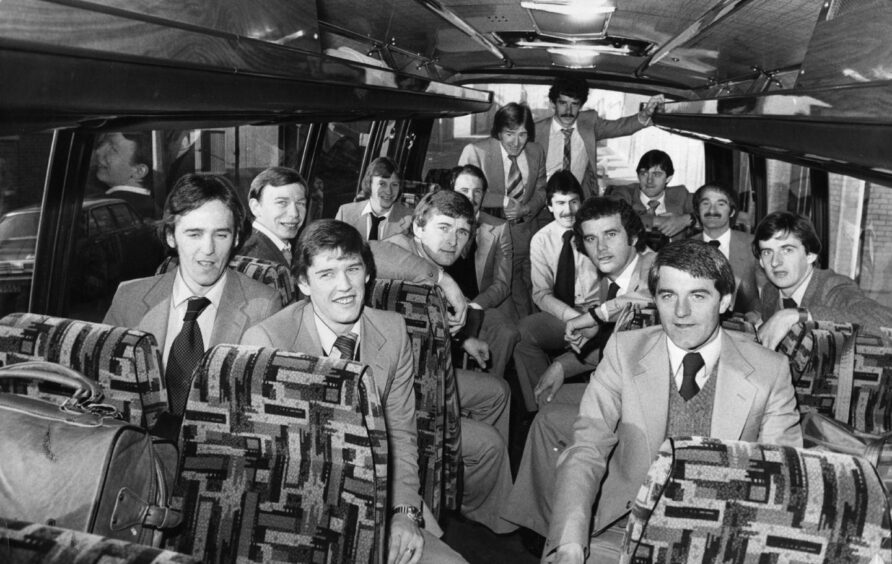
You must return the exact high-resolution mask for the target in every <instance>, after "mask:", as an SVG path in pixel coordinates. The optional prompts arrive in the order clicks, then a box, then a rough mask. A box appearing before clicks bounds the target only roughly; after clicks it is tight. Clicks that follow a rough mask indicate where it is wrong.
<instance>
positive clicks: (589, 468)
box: [545, 240, 802, 563]
mask: <svg viewBox="0 0 892 564" xmlns="http://www.w3.org/2000/svg"><path fill="white" fill-rule="evenodd" d="M648 286H649V288H650V290H651V292H652V294H653V295H654V299H655V301H656V305H657V310H658V311H659V314H660V323H661V325H660V326H658V327H648V328H645V329H640V330H637V331H627V332H623V333H616V334H614V335H613V336H612V337H611V339H610V340H609V341H608V342H607V345H606V346H605V349H604V357H603V359H602V360H601V362H600V364H599V365H598V369H597V370H596V371H595V374H594V375H593V377H592V379H591V381H590V382H589V384H588V386H587V388H586V390H585V393H584V395H583V398H582V403H581V405H580V408H579V417H578V418H577V419H576V423H575V424H574V427H573V442H572V444H571V445H570V446H569V447H568V448H567V449H566V450H565V451H564V452H563V453H562V454H561V457H560V459H559V461H558V467H557V475H556V481H555V484H556V485H555V496H554V502H553V504H552V506H553V507H554V513H553V515H552V518H551V523H550V526H549V535H548V540H547V543H546V552H545V553H546V555H547V556H546V559H547V560H546V561H548V562H553V563H568V562H574V563H581V562H583V560H586V558H585V552H586V549H588V552H589V554H588V559H587V560H588V561H589V562H608V561H613V562H615V561H617V559H618V557H619V550H620V544H621V542H622V537H623V532H624V529H625V521H626V518H627V515H628V512H629V509H630V508H631V507H632V503H633V500H634V497H635V495H636V494H637V492H638V489H639V487H640V486H641V484H642V482H643V481H644V478H645V475H646V474H647V470H648V468H649V466H650V464H651V462H652V461H653V460H654V457H655V456H656V454H657V451H658V449H659V446H660V444H661V443H662V442H663V440H664V439H665V438H666V437H667V436H687V435H701V436H710V437H717V438H722V439H733V440H744V441H753V442H763V443H771V444H781V445H789V446H795V447H801V446H802V433H801V431H800V428H799V412H798V411H797V409H796V399H795V396H794V392H793V384H792V381H791V378H790V371H789V365H788V362H787V359H786V358H785V357H784V356H782V355H780V354H777V353H773V352H771V351H768V350H766V349H764V348H762V347H761V346H759V345H758V344H756V343H755V342H754V341H752V340H751V339H750V337H749V336H746V335H743V334H736V333H733V332H729V331H725V330H723V329H721V327H720V325H719V316H720V315H721V314H722V313H724V312H725V311H726V310H727V309H728V307H729V305H730V303H731V294H732V292H733V291H734V275H733V274H732V272H731V266H730V264H729V263H728V259H726V258H725V256H724V255H722V253H721V252H720V251H719V250H718V249H716V248H714V247H712V246H710V245H708V244H706V243H704V242H703V241H696V240H683V241H678V242H675V243H671V244H670V245H668V246H666V247H665V248H663V249H662V250H661V251H660V252H659V253H658V255H657V257H656V259H655V261H654V265H653V267H652V268H651V270H650V274H649V277H648ZM605 475H606V477H605ZM596 500H597V505H596V506H594V507H593V504H594V503H595V501H596ZM592 519H594V524H593V528H592ZM590 530H593V531H594V533H593V534H592V535H591V537H590V536H589V531H590Z"/></svg>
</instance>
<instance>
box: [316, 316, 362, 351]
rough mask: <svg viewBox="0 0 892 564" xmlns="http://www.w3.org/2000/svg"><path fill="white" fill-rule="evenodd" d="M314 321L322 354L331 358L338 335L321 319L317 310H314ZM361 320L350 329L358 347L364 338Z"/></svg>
mask: <svg viewBox="0 0 892 564" xmlns="http://www.w3.org/2000/svg"><path fill="white" fill-rule="evenodd" d="M313 320H314V321H315V322H316V333H317V334H318V335H319V344H321V345H322V352H323V353H324V354H325V356H329V355H330V354H331V349H333V348H334V344H335V341H336V340H337V338H338V335H337V333H335V332H334V331H332V330H331V328H329V326H328V325H326V324H325V321H323V320H322V318H321V317H319V314H318V313H316V310H315V309H313ZM360 320H361V318H360V319H357V320H356V323H354V324H353V327H352V328H350V331H349V332H350V333H354V334H355V335H356V346H359V341H360V339H361V338H362V328H361V327H362V324H361V323H360Z"/></svg>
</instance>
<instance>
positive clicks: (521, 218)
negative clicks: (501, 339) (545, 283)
mask: <svg viewBox="0 0 892 564" xmlns="http://www.w3.org/2000/svg"><path fill="white" fill-rule="evenodd" d="M535 135H536V130H535V127H534V125H533V114H532V112H531V111H530V108H529V106H527V105H525V104H517V103H514V102H511V103H510V104H506V105H505V106H502V107H501V108H499V110H498V111H497V112H496V115H495V117H494V118H493V123H492V131H491V132H490V137H489V138H488V139H484V140H482V141H477V142H474V143H470V144H468V145H465V148H464V149H463V150H462V152H461V156H460V157H459V159H458V164H459V166H464V165H466V164H472V165H474V166H476V167H478V168H480V169H481V170H482V171H483V174H484V175H485V176H486V180H487V183H488V184H489V189H488V190H487V191H486V196H485V197H484V198H483V203H482V205H481V209H483V211H484V212H486V213H488V214H490V215H492V216H495V217H498V218H500V219H504V220H506V221H508V225H509V229H510V231H511V240H512V242H513V244H514V266H513V280H512V289H511V296H512V300H513V303H514V308H515V310H516V311H515V312H514V314H515V317H516V319H518V320H519V319H520V318H522V317H524V316H526V315H529V314H530V313H532V309H533V308H532V304H531V302H530V289H531V287H532V286H531V283H530V237H531V236H532V234H533V231H534V230H535V227H534V226H533V220H534V218H535V217H536V215H537V214H538V213H539V210H541V209H542V207H543V206H544V205H545V152H544V151H543V150H542V147H541V146H539V145H537V144H536V143H534V142H533V140H534V139H535Z"/></svg>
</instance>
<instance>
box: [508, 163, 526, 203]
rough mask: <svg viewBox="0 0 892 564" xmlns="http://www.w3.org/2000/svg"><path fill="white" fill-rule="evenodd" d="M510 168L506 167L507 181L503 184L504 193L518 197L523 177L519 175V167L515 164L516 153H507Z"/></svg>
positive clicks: (521, 188)
mask: <svg viewBox="0 0 892 564" xmlns="http://www.w3.org/2000/svg"><path fill="white" fill-rule="evenodd" d="M508 159H509V160H510V161H511V168H509V169H508V182H507V183H506V184H505V193H506V194H508V196H510V197H512V198H516V197H518V196H519V195H520V194H521V193H522V192H523V183H522V182H521V181H522V180H523V177H521V175H520V167H519V166H517V155H509V156H508Z"/></svg>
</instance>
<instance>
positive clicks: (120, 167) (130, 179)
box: [94, 132, 160, 218]
mask: <svg viewBox="0 0 892 564" xmlns="http://www.w3.org/2000/svg"><path fill="white" fill-rule="evenodd" d="M94 162H95V165H96V179H97V180H99V182H101V183H103V184H105V185H106V186H108V189H107V190H106V191H105V195H106V196H108V197H110V198H119V199H121V200H124V201H126V202H128V203H129V204H130V205H131V206H132V207H133V208H134V209H135V210H136V211H137V212H138V213H139V214H140V215H141V216H142V217H144V218H157V217H158V216H159V215H160V214H159V213H158V212H159V210H158V206H157V205H156V204H155V199H154V198H153V196H152V134H151V132H136V133H121V132H113V133H106V134H104V135H103V136H102V137H101V138H100V140H99V144H98V147H97V149H96V153H95V154H94Z"/></svg>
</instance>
